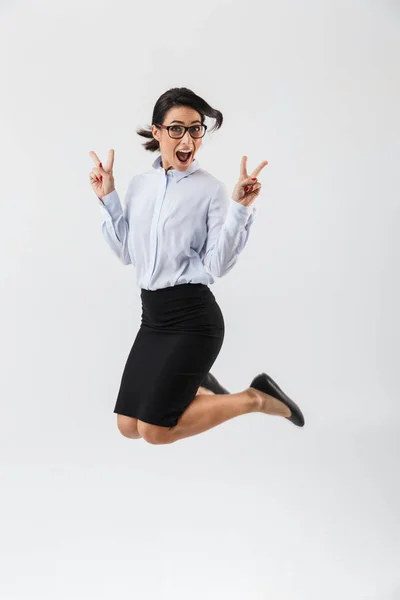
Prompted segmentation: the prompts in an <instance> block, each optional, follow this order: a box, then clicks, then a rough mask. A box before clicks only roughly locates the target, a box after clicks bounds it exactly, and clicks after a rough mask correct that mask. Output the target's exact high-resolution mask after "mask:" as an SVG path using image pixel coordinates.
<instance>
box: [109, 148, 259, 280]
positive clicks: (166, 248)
mask: <svg viewBox="0 0 400 600" xmlns="http://www.w3.org/2000/svg"><path fill="white" fill-rule="evenodd" d="M99 204H100V208H101V213H102V216H103V223H102V232H103V235H104V237H105V239H106V241H107V243H108V245H109V246H110V247H111V249H112V250H113V252H115V254H116V255H117V256H118V258H119V259H120V260H121V261H122V262H123V264H124V265H129V264H133V265H134V266H135V267H136V283H137V285H138V286H139V287H140V288H144V289H146V290H157V289H160V288H165V287H169V286H175V285H180V284H183V283H203V284H205V285H209V284H212V283H214V277H222V276H223V275H226V273H228V272H229V271H230V270H231V269H232V267H233V266H234V265H235V263H236V262H237V260H238V257H239V254H240V253H241V252H242V250H243V248H244V247H245V245H246V242H247V239H248V236H249V231H250V227H251V224H252V222H253V219H254V214H255V212H256V208H255V207H254V205H252V206H244V205H243V204H240V203H239V202H236V201H235V200H233V199H232V198H230V195H229V193H228V191H227V188H226V185H225V184H224V183H223V182H222V181H219V180H218V179H217V178H216V177H214V176H213V175H211V174H210V173H208V172H207V171H205V170H204V169H201V168H200V165H199V162H198V160H197V159H194V160H193V161H192V164H191V165H190V167H189V168H188V169H187V171H184V172H181V171H177V170H176V169H169V170H168V171H167V172H166V171H165V169H164V168H163V167H162V164H161V155H160V156H159V157H158V158H157V159H156V160H155V161H154V163H153V165H152V169H151V170H150V171H147V172H145V173H142V174H139V175H135V176H134V177H133V179H132V180H131V182H130V183H129V186H128V190H127V192H126V196H125V200H124V207H122V206H121V202H120V199H119V196H118V193H117V191H116V190H114V191H113V192H111V193H110V194H107V195H105V196H103V198H102V199H101V200H100V199H99Z"/></svg>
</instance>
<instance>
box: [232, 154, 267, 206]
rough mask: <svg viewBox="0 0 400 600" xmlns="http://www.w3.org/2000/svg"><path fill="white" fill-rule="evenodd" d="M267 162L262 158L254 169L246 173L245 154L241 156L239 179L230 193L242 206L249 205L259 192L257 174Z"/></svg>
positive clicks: (259, 186) (259, 184)
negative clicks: (249, 173)
mask: <svg viewBox="0 0 400 600" xmlns="http://www.w3.org/2000/svg"><path fill="white" fill-rule="evenodd" d="M267 164H268V161H267V160H264V161H263V162H262V163H260V164H259V165H258V167H257V168H256V169H254V171H253V172H252V173H251V175H248V174H247V156H242V161H241V163H240V177H239V181H238V182H237V184H236V185H235V188H234V190H233V193H232V198H233V200H235V201H236V202H239V204H243V205H244V206H250V205H251V204H253V202H254V200H255V199H256V198H257V196H258V194H259V193H260V189H261V183H259V181H258V180H257V175H258V174H259V172H260V171H261V169H263V168H264V167H265V166H266V165H267Z"/></svg>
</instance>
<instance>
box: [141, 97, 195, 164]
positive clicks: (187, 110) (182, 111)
mask: <svg viewBox="0 0 400 600" xmlns="http://www.w3.org/2000/svg"><path fill="white" fill-rule="evenodd" d="M177 121H178V122H177ZM161 124H162V125H185V126H186V127H189V126H190V125H201V115H200V114H199V113H198V112H197V110H194V109H193V108H191V107H188V106H174V107H173V108H171V109H170V110H169V111H168V112H167V114H166V115H165V118H164V122H163V123H161ZM151 130H152V133H153V137H154V138H155V139H156V140H157V141H158V142H159V144H160V151H161V160H162V165H163V168H164V169H165V170H166V171H168V169H176V170H177V171H182V172H183V171H186V170H187V169H188V168H189V166H190V165H191V164H192V162H193V159H194V157H195V155H196V153H197V151H198V149H199V148H200V146H201V142H202V138H192V137H191V135H190V133H189V131H187V132H186V133H185V135H184V136H183V137H182V138H180V139H174V138H171V137H170V136H169V135H168V131H167V130H166V129H159V128H158V127H156V126H155V125H152V127H151ZM181 150H191V151H192V153H191V155H190V158H189V160H188V161H187V162H186V163H182V162H180V160H179V158H178V156H177V154H176V153H177V151H181Z"/></svg>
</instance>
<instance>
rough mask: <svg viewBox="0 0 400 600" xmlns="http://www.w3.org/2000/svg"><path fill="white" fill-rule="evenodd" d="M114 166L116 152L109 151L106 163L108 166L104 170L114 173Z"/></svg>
mask: <svg viewBox="0 0 400 600" xmlns="http://www.w3.org/2000/svg"><path fill="white" fill-rule="evenodd" d="M113 166H114V150H109V151H108V158H107V163H106V166H105V167H104V169H105V170H106V171H107V172H108V173H110V172H111V171H112V168H113Z"/></svg>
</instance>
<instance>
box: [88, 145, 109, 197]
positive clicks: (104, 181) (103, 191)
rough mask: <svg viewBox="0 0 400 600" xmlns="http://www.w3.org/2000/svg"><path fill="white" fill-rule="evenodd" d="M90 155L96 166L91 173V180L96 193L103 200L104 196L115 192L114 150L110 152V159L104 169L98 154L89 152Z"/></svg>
mask: <svg viewBox="0 0 400 600" xmlns="http://www.w3.org/2000/svg"><path fill="white" fill-rule="evenodd" d="M89 155H90V156H91V157H92V159H93V162H94V164H95V165H96V166H95V167H93V169H92V170H91V172H90V173H89V180H90V183H91V185H92V189H93V191H94V193H95V194H96V196H97V197H98V198H99V199H100V200H101V199H102V198H103V196H107V194H109V193H110V192H112V191H113V190H115V186H114V176H113V166H114V150H109V151H108V158H107V162H106V164H105V165H104V167H103V165H102V164H101V162H100V159H99V157H98V156H97V154H96V152H93V150H92V151H91V152H89Z"/></svg>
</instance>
